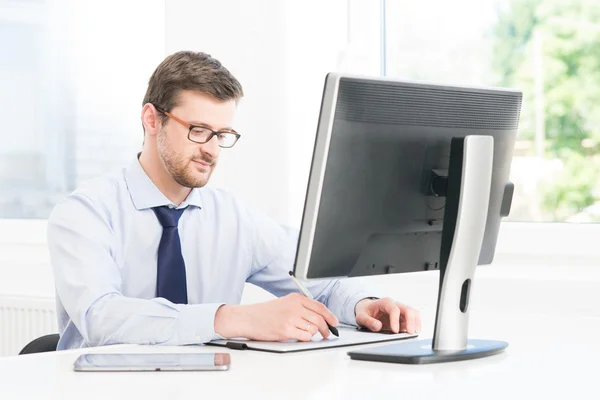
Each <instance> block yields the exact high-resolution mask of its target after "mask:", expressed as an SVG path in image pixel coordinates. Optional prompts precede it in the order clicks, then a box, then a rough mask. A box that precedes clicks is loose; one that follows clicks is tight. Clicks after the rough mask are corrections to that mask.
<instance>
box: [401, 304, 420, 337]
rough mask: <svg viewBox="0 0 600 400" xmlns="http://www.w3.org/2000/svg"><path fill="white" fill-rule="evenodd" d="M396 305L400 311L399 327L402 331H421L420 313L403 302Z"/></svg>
mask: <svg viewBox="0 0 600 400" xmlns="http://www.w3.org/2000/svg"><path fill="white" fill-rule="evenodd" d="M398 307H399V308H400V311H401V313H402V318H401V320H400V322H401V323H400V329H401V330H402V331H403V332H408V333H419V332H420V331H421V315H420V313H419V311H418V310H415V309H414V308H412V307H407V306H405V305H403V304H398Z"/></svg>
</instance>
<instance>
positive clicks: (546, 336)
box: [0, 312, 600, 400]
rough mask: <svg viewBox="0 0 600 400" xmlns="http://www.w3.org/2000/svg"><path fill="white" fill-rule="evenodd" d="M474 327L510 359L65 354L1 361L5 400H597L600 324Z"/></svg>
mask: <svg viewBox="0 0 600 400" xmlns="http://www.w3.org/2000/svg"><path fill="white" fill-rule="evenodd" d="M472 322H473V323H472V325H473V328H472V329H471V331H472V332H473V335H472V336H473V337H480V338H496V339H503V340H507V341H509V342H510V347H509V348H508V349H507V351H506V353H504V354H501V355H497V356H493V357H489V358H486V359H480V360H473V361H462V362H455V363H448V364H436V365H398V364H387V363H374V362H365V361H355V360H351V359H350V358H349V357H348V356H347V355H346V352H347V350H348V348H345V349H331V350H323V351H315V352H307V353H296V354H270V353H261V352H254V351H234V350H231V351H228V352H230V353H231V355H232V368H231V370H230V371H227V372H133V373H132V372H128V373H114V372H98V373H89V372H87V373H85V372H73V371H72V364H73V361H74V360H75V359H76V358H77V356H78V354H79V353H81V352H83V351H79V350H78V351H63V352H56V353H45V354H37V355H28V356H15V357H7V358H3V359H0V398H1V399H3V400H5V399H30V398H39V399H61V400H70V399H85V400H88V399H103V400H108V399H110V400H116V399H127V400H131V399H144V400H150V399H161V400H175V399H192V398H207V397H206V396H208V395H211V396H214V397H213V398H218V399H222V398H225V399H229V398H259V397H260V398H286V399H303V400H305V399H321V398H323V399H335V398H352V399H353V398H357V399H358V398H361V399H367V398H382V397H383V396H389V397H388V398H390V399H391V398H399V396H400V397H401V396H406V395H409V396H411V397H409V398H411V399H413V398H414V399H416V398H419V399H423V398H442V397H446V398H460V399H475V398H477V399H490V398H492V399H494V398H498V399H500V398H501V399H507V398H508V399H521V398H529V396H531V397H530V398H598V397H597V396H598V389H597V386H596V382H597V379H598V378H597V376H598V374H597V372H596V371H597V361H598V360H597V356H598V355H600V344H599V343H598V340H597V338H598V337H600V323H599V319H598V318H597V317H590V318H585V317H581V316H577V317H569V316H568V315H562V316H556V315H552V314H550V313H547V314H537V315H534V314H530V315H522V314H521V315H512V316H511V315H502V314H500V313H494V314H493V315H490V314H489V313H487V314H484V313H479V312H475V313H473V315H472ZM422 337H426V335H422ZM363 347H365V346H363ZM352 348H357V347H352ZM215 350H222V349H220V348H214V347H206V346H187V347H149V346H148V347H147V346H109V347H105V348H96V349H91V350H87V351H94V352H152V351H161V352H211V351H215ZM417 396H418V397H417ZM447 396H449V397H447Z"/></svg>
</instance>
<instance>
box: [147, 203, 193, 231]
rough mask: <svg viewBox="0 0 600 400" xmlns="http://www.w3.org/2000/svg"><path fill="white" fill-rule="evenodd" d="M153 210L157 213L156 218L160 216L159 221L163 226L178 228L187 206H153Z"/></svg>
mask: <svg viewBox="0 0 600 400" xmlns="http://www.w3.org/2000/svg"><path fill="white" fill-rule="evenodd" d="M152 211H154V214H156V218H158V222H160V224H161V225H162V227H163V228H176V227H177V223H178V222H179V218H181V214H183V212H184V211H185V208H180V209H176V208H169V207H167V206H160V207H154V208H152Z"/></svg>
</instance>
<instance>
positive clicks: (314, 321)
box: [303, 310, 330, 338]
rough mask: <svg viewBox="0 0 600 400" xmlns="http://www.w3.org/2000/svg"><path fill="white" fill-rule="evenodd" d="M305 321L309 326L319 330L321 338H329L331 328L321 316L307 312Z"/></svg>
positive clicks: (304, 316)
mask: <svg viewBox="0 0 600 400" xmlns="http://www.w3.org/2000/svg"><path fill="white" fill-rule="evenodd" d="M303 318H304V321H306V323H307V324H311V325H313V326H314V327H315V328H316V329H318V330H319V332H320V333H321V336H323V337H324V338H327V337H329V333H330V332H329V327H328V326H327V322H325V320H324V319H323V317H321V316H320V315H319V314H317V313H315V312H312V311H309V310H306V313H305V314H304V315H303ZM315 333H316V332H315Z"/></svg>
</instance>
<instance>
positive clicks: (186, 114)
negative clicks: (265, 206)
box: [157, 91, 236, 188]
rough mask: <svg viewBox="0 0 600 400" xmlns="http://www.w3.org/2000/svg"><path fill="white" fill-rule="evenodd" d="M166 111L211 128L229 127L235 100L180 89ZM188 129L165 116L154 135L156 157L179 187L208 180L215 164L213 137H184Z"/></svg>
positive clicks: (215, 146)
mask: <svg viewBox="0 0 600 400" xmlns="http://www.w3.org/2000/svg"><path fill="white" fill-rule="evenodd" d="M177 104H178V105H177V106H176V107H174V108H173V109H172V110H171V111H170V114H172V115H173V116H175V117H177V118H179V119H181V120H183V121H185V122H187V123H188V124H192V125H199V126H205V127H208V128H210V129H212V130H214V131H219V130H231V129H232V126H231V125H232V122H233V116H234V113H235V107H236V104H235V100H227V101H222V100H218V99H215V98H214V97H211V96H209V95H206V94H204V93H200V92H197V91H182V92H181V93H180V94H179V97H178V102H177ZM188 131H189V129H188V128H186V127H185V126H183V125H181V124H180V123H178V122H177V121H174V120H173V119H171V118H169V119H167V121H166V122H165V124H164V125H163V126H162V129H161V130H160V132H159V134H158V140H157V148H158V156H159V157H160V158H161V160H162V161H163V163H164V165H165V168H166V169H167V171H168V172H169V174H170V175H171V176H172V177H173V179H174V180H175V181H176V182H177V183H179V184H180V185H181V186H185V187H189V188H195V187H202V186H204V185H206V184H207V183H208V180H209V178H210V176H211V174H212V171H213V170H214V169H215V166H216V165H217V161H218V158H219V153H220V151H221V148H220V147H219V146H218V144H217V138H216V137H213V138H212V139H211V140H210V141H209V142H208V143H204V144H199V143H194V142H192V141H191V140H189V139H188Z"/></svg>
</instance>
